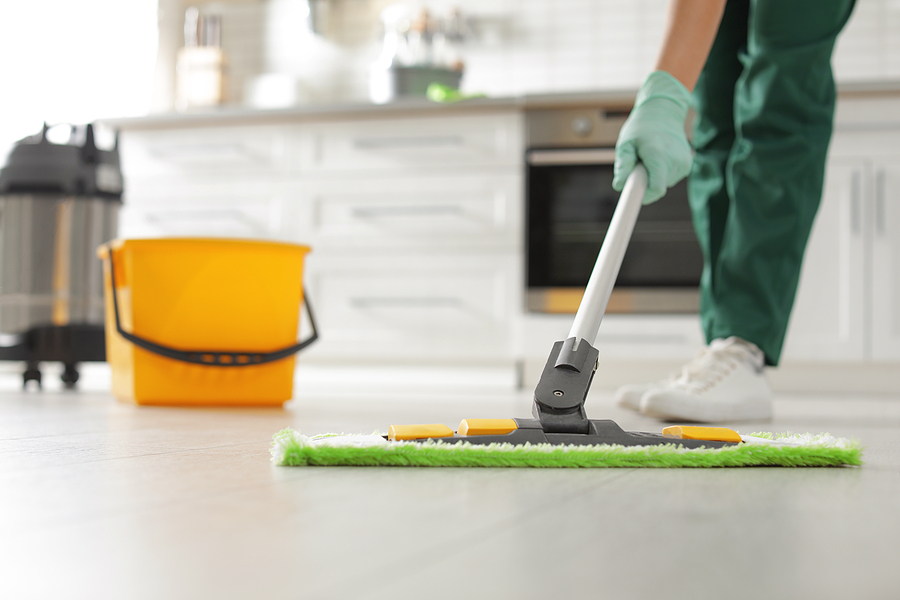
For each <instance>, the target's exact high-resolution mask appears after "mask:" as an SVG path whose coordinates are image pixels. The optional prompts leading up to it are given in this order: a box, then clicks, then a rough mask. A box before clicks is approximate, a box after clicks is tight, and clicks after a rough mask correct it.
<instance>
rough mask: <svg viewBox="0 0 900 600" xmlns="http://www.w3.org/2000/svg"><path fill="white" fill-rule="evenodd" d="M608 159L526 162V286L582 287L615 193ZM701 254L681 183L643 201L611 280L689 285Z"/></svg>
mask: <svg viewBox="0 0 900 600" xmlns="http://www.w3.org/2000/svg"><path fill="white" fill-rule="evenodd" d="M612 178H613V168H612V165H605V164H604V165H551V166H543V165H542V166H534V165H532V166H530V167H529V172H528V199H529V202H528V212H529V218H528V286H529V287H531V288H544V287H547V288H549V287H584V286H585V285H586V284H587V280H588V278H589V277H590V274H591V270H592V269H593V267H594V263H595V262H596V260H597V253H598V252H599V251H600V245H601V244H602V242H603V238H604V236H605V235H606V231H607V229H608V228H609V222H610V220H611V219H612V215H613V211H614V210H615V207H616V202H617V201H618V198H619V193H618V192H616V191H615V190H613V189H612ZM702 266H703V258H702V256H701V253H700V247H699V245H698V244H697V239H696V236H695V234H694V230H693V225H692V222H691V212H690V207H689V205H688V200H687V184H686V182H684V181H682V182H681V183H679V184H678V185H676V186H675V187H673V188H672V189H670V190H669V192H668V193H667V194H666V196H665V197H664V198H662V199H661V200H660V201H658V202H655V203H654V204H650V205H647V206H644V207H642V209H641V213H640V216H639V217H638V221H637V224H636V225H635V229H634V233H633V235H632V238H631V242H630V243H629V245H628V249H627V251H626V253H625V258H624V260H623V262H622V267H621V270H620V271H619V277H618V279H617V280H616V285H617V286H619V287H696V286H697V285H698V284H699V282H700V271H701V269H702Z"/></svg>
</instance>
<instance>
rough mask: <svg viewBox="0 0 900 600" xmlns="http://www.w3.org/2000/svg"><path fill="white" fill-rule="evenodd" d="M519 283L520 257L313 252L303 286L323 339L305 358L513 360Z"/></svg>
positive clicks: (422, 253) (489, 254)
mask: <svg viewBox="0 0 900 600" xmlns="http://www.w3.org/2000/svg"><path fill="white" fill-rule="evenodd" d="M520 277H521V272H520V270H519V262H518V256H517V254H516V253H513V252H494V253H477V254H468V255H463V254H459V253H456V254H442V253H431V252H428V251H421V250H420V251H417V252H414V253H409V254H408V255H405V256H404V255H399V254H396V253H381V254H380V253H377V252H368V253H365V254H363V253H360V254H358V255H357V256H349V257H334V256H323V255H321V254H317V253H316V252H315V251H314V252H313V253H312V254H311V255H310V258H309V261H308V269H307V273H306V275H305V277H304V279H305V280H306V287H307V291H308V292H309V294H310V299H311V303H312V305H313V308H314V309H315V315H316V319H317V321H318V326H319V332H320V337H319V341H318V342H317V343H316V344H315V345H314V346H312V347H311V348H310V350H309V352H307V353H306V354H305V356H306V359H308V360H316V359H326V360H328V359H330V360H335V359H337V360H362V361H367V362H368V361H376V362H377V361H396V360H402V361H405V362H410V363H413V362H423V361H425V362H427V361H430V360H435V359H437V360H445V361H447V360H450V361H454V362H456V363H469V362H471V361H475V360H477V361H487V362H494V363H497V362H503V361H511V360H512V359H513V357H514V356H515V352H514V335H513V330H514V320H513V317H512V312H511V311H510V307H511V306H521V292H520V290H519V287H518V285H517V284H518V282H519V281H520Z"/></svg>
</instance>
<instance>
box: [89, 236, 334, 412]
mask: <svg viewBox="0 0 900 600" xmlns="http://www.w3.org/2000/svg"><path fill="white" fill-rule="evenodd" d="M309 250H310V249H309V248H308V247H307V246H300V245H295V244H283V243H276V242H258V241H245V240H224V239H171V238H170V239H142V240H114V241H112V242H109V243H108V244H104V245H103V246H101V247H100V248H99V250H98V252H97V253H98V255H99V256H100V258H102V259H103V272H104V280H105V289H106V294H105V303H106V355H107V361H108V362H109V364H110V367H111V369H112V391H113V395H115V396H116V397H117V398H119V399H120V400H129V401H132V402H135V403H137V404H156V405H206V406H226V405H241V406H273V405H275V406H277V405H281V404H282V403H284V402H285V401H287V400H289V399H290V398H291V396H292V395H293V386H294V355H295V353H296V352H298V351H299V350H301V349H302V348H304V347H306V346H308V345H309V344H310V343H312V342H313V341H314V340H315V339H316V337H317V335H316V330H315V322H314V321H313V320H312V312H311V311H310V308H309V304H308V302H307V301H306V299H305V298H304V294H303V283H302V282H303V260H304V258H305V256H306V254H307V253H308V252H309ZM301 304H305V305H306V309H307V312H308V315H309V317H310V323H311V324H312V333H311V334H310V336H309V337H308V338H307V339H305V340H303V341H301V342H298V341H297V331H298V323H299V319H300V309H301Z"/></svg>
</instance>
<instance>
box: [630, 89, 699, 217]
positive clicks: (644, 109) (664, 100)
mask: <svg viewBox="0 0 900 600" xmlns="http://www.w3.org/2000/svg"><path fill="white" fill-rule="evenodd" d="M690 106H691V93H690V92H689V91H688V90H687V88H686V87H684V85H683V84H682V83H681V82H680V81H678V80H677V79H675V78H674V77H672V76H671V75H669V74H668V73H666V72H665V71H654V72H652V73H650V75H648V76H647V79H645V80H644V84H643V85H642V86H641V89H640V91H639V92H638V95H637V99H636V100H635V103H634V109H633V110H632V111H631V114H630V115H629V116H628V119H627V120H626V121H625V125H623V126H622V130H621V131H620V132H619V139H618V141H617V142H616V163H615V166H614V167H613V188H614V189H615V190H616V191H619V192H621V191H622V188H624V187H625V180H626V179H628V175H630V174H631V172H632V171H633V170H634V166H635V165H636V164H637V162H638V161H640V162H641V163H643V165H644V167H645V168H646V169H647V174H648V175H649V177H648V181H647V191H646V192H645V193H644V201H643V203H644V204H650V203H651V202H656V201H657V200H659V199H660V198H662V197H663V196H664V195H665V193H666V190H667V189H668V188H670V187H672V186H673V185H675V184H676V183H678V182H679V181H681V180H682V179H684V178H685V177H687V175H688V173H690V171H691V164H692V163H693V161H694V157H693V154H692V152H691V145H690V143H689V142H688V140H687V134H686V133H685V131H684V121H685V119H686V118H687V113H688V109H689V108H690Z"/></svg>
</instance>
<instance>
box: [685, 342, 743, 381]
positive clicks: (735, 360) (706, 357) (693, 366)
mask: <svg viewBox="0 0 900 600" xmlns="http://www.w3.org/2000/svg"><path fill="white" fill-rule="evenodd" d="M751 357H752V355H751V354H750V352H749V351H748V350H747V349H745V348H742V347H740V346H738V345H736V344H729V343H717V342H716V341H714V342H713V343H712V344H710V345H709V346H707V347H706V348H704V349H703V350H701V351H700V352H699V353H697V356H695V357H694V358H693V359H692V360H691V361H690V362H689V363H687V364H686V365H685V366H684V367H683V368H682V370H681V373H680V374H679V376H678V377H677V378H676V379H675V380H674V382H673V384H674V385H676V386H678V387H681V388H684V389H687V390H690V391H705V390H708V389H709V388H711V387H712V386H714V385H716V384H717V383H719V382H720V381H722V380H723V379H724V378H725V377H726V376H727V375H728V374H729V373H731V372H732V371H734V370H735V369H736V368H737V367H738V366H739V365H740V364H741V363H747V362H748V361H749V360H750V359H751Z"/></svg>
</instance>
